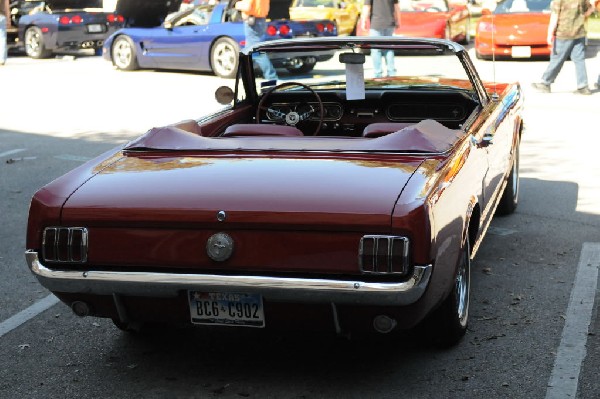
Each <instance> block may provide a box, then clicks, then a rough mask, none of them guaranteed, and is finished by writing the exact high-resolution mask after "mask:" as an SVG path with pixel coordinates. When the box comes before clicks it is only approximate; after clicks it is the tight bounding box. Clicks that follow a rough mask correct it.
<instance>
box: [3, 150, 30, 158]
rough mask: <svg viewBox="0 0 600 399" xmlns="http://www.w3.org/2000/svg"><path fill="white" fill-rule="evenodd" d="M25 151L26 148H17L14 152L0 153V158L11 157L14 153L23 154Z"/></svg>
mask: <svg viewBox="0 0 600 399" xmlns="http://www.w3.org/2000/svg"><path fill="white" fill-rule="evenodd" d="M25 150H26V148H17V149H15V150H10V151H4V152H0V158H2V157H5V156H7V155H12V154H16V153H19V152H23V151H25Z"/></svg>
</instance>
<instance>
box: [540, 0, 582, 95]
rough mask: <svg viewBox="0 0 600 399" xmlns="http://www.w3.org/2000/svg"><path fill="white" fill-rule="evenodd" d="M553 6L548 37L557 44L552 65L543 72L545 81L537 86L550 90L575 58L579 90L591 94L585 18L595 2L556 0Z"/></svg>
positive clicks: (554, 44) (551, 5) (543, 90)
mask: <svg viewBox="0 0 600 399" xmlns="http://www.w3.org/2000/svg"><path fill="white" fill-rule="evenodd" d="M550 9H551V14H550V24H549V25H548V38H547V40H548V44H551V45H553V49H552V53H551V55H550V64H548V67H547V68H546V71H545V72H544V74H543V75H542V81H541V82H540V83H533V87H534V88H535V89H537V90H539V91H542V92H545V93H550V85H551V84H552V83H554V80H555V79H556V77H557V76H558V73H559V72H560V70H561V69H562V67H563V64H564V63H565V61H566V60H567V59H568V58H569V57H571V60H572V61H573V63H574V64H575V72H576V74H577V90H576V91H575V93H576V94H584V95H588V94H591V93H592V92H591V91H590V89H589V87H588V79H587V71H586V68H585V36H586V32H585V20H586V18H587V17H588V16H589V15H590V14H591V13H592V12H593V8H592V5H591V4H590V2H589V0H552V3H551V4H550Z"/></svg>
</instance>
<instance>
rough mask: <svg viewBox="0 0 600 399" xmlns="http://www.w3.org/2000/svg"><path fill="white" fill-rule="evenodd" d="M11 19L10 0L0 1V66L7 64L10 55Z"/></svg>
mask: <svg viewBox="0 0 600 399" xmlns="http://www.w3.org/2000/svg"><path fill="white" fill-rule="evenodd" d="M9 18H10V14H9V9H8V0H0V65H4V64H5V63H6V57H7V55H8V44H7V43H6V31H7V29H8V21H9Z"/></svg>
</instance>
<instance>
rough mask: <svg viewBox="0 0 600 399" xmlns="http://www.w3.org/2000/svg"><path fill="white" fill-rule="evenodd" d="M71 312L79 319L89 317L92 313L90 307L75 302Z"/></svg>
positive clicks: (83, 303) (80, 302)
mask: <svg viewBox="0 0 600 399" xmlns="http://www.w3.org/2000/svg"><path fill="white" fill-rule="evenodd" d="M71 310H73V313H75V314H76V315H77V316H79V317H85V316H89V315H90V313H91V309H90V306H89V305H88V304H87V303H85V302H82V301H75V302H73V303H72V304H71Z"/></svg>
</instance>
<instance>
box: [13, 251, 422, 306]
mask: <svg viewBox="0 0 600 399" xmlns="http://www.w3.org/2000/svg"><path fill="white" fill-rule="evenodd" d="M25 258H26V260H27V264H28V265H29V268H30V269H31V272H32V273H33V274H34V275H35V276H36V277H37V279H38V280H39V282H40V283H41V284H42V285H43V286H44V287H46V288H47V289H48V290H50V291H52V292H64V293H82V294H95V295H112V294H119V295H126V296H127V295H131V296H147V297H158V298H160V297H174V296H177V295H178V293H179V292H180V291H187V290H194V291H206V292H244V293H257V294H261V295H262V296H263V297H265V298H268V299H271V300H273V301H282V302H299V303H305V302H312V303H314V302H333V303H338V304H360V305H379V306H386V305H390V306H391V305H409V304H411V303H414V302H416V301H417V300H418V299H419V298H420V297H421V296H422V295H423V293H424V292H425V289H426V288H427V285H428V284H429V278H430V277H431V269H432V266H431V265H426V266H415V267H414V272H413V275H412V276H411V277H410V278H409V279H408V280H407V281H405V282H401V283H373V282H364V281H359V280H333V279H309V278H292V277H266V276H243V275H232V276H228V275H213V274H180V273H145V272H113V271H95V270H89V271H84V272H81V271H65V270H52V269H49V268H47V267H45V266H44V265H43V264H42V263H41V262H40V260H39V258H38V253H37V252H35V251H26V252H25Z"/></svg>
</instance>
